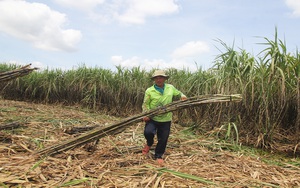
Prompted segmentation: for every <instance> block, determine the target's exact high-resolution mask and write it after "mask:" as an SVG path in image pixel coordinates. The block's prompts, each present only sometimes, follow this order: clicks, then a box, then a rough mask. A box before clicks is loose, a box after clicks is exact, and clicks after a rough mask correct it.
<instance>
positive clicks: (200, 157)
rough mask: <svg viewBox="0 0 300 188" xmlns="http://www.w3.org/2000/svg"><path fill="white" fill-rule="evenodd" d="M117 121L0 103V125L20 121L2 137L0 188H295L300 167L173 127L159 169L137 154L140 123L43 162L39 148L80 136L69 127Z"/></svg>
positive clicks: (70, 109)
mask: <svg viewBox="0 0 300 188" xmlns="http://www.w3.org/2000/svg"><path fill="white" fill-rule="evenodd" d="M116 120H117V118H115V117H111V116H106V115H103V114H97V113H88V112H87V111H85V110H82V109H80V108H76V107H64V106H57V105H56V106H54V105H42V104H32V103H26V102H16V101H8V100H1V104H0V122H1V124H5V123H6V122H8V121H10V122H14V121H17V122H21V124H22V125H23V126H21V127H18V128H17V129H11V130H1V132H0V184H1V185H2V186H3V187H68V186H70V187H299V186H300V180H299V177H300V167H299V165H297V164H299V160H298V161H297V159H289V160H290V161H293V160H294V161H295V165H291V164H292V163H285V161H282V163H281V164H280V165H279V164H275V163H274V164H270V163H266V162H264V161H265V160H264V156H260V157H259V156H257V155H255V156H254V155H253V156H251V155H244V154H242V153H240V152H230V151H224V150H222V149H220V148H218V147H216V149H212V148H211V147H205V145H209V144H211V142H212V141H211V140H208V139H207V138H206V139H205V138H203V137H196V136H188V135H185V134H182V130H183V129H184V127H181V126H180V125H177V124H173V127H172V133H171V136H170V138H169V144H168V147H167V151H166V154H165V166H164V167H160V166H158V165H157V164H156V163H155V161H154V160H153V159H152V154H153V148H151V152H150V154H149V155H148V156H143V155H142V154H141V148H142V146H143V144H144V138H143V135H142V131H143V123H142V122H141V123H137V124H134V125H132V126H131V127H129V128H127V129H126V130H125V131H123V132H122V133H120V134H117V135H110V136H107V137H104V138H102V139H100V140H99V142H94V143H89V144H86V145H84V146H81V147H77V148H74V149H71V150H68V151H66V152H63V153H60V154H56V155H54V156H48V157H46V158H42V157H40V156H37V155H35V151H37V150H38V149H39V148H41V147H45V146H51V145H53V144H57V143H59V142H60V141H62V140H67V139H70V138H72V137H74V136H78V134H80V133H78V134H67V133H68V130H69V129H70V128H72V127H83V126H96V125H97V126H105V125H107V124H109V123H112V122H114V121H116Z"/></svg>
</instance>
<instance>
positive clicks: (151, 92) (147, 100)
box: [142, 84, 185, 122]
mask: <svg viewBox="0 0 300 188" xmlns="http://www.w3.org/2000/svg"><path fill="white" fill-rule="evenodd" d="M173 96H180V97H185V95H184V94H183V93H182V92H181V91H179V90H177V89H176V88H175V87H174V86H173V85H171V84H165V85H164V90H163V93H161V92H160V91H158V90H157V89H156V88H155V85H153V86H151V87H149V88H148V89H147V90H146V92H145V96H144V102H143V106H142V108H143V112H146V111H148V110H151V109H154V108H157V107H160V106H164V105H166V104H169V103H171V102H172V101H173ZM152 119H153V120H154V121H158V122H167V121H171V120H172V112H168V113H165V114H161V115H157V116H154V117H152Z"/></svg>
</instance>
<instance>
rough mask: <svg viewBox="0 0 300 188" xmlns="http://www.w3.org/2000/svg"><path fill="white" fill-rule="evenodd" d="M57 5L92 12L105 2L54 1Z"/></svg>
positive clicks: (94, 0) (86, 0) (87, 0)
mask: <svg viewBox="0 0 300 188" xmlns="http://www.w3.org/2000/svg"><path fill="white" fill-rule="evenodd" d="M54 1H55V2H56V3H57V4H59V5H62V6H65V7H69V8H70V7H71V8H75V9H78V10H82V11H91V10H92V9H94V8H95V7H97V6H98V5H101V4H103V3H104V2H105V0H84V1H74V0H54Z"/></svg>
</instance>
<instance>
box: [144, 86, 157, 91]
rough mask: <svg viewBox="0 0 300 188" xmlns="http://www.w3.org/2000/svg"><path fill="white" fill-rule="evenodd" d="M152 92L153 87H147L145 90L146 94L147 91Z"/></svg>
mask: <svg viewBox="0 0 300 188" xmlns="http://www.w3.org/2000/svg"><path fill="white" fill-rule="evenodd" d="M152 90H155V88H154V85H152V86H150V87H148V88H147V89H146V92H147V91H152Z"/></svg>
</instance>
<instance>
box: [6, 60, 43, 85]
mask: <svg viewBox="0 0 300 188" xmlns="http://www.w3.org/2000/svg"><path fill="white" fill-rule="evenodd" d="M30 66H31V64H28V65H25V66H22V67H20V68H17V69H14V70H10V71H6V72H0V81H2V82H3V81H10V80H13V79H16V78H19V77H22V76H26V75H28V74H30V73H31V72H32V71H34V70H37V69H38V68H36V67H34V68H31V67H30Z"/></svg>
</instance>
